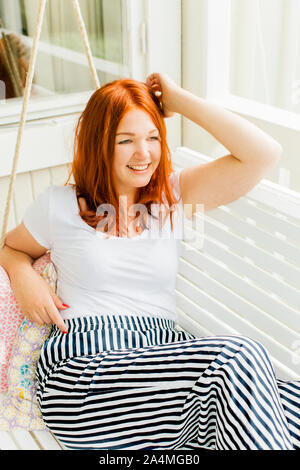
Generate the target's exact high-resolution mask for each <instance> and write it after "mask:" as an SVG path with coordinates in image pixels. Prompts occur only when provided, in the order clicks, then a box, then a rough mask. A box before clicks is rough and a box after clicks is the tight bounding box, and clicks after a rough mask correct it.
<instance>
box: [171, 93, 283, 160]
mask: <svg viewBox="0 0 300 470" xmlns="http://www.w3.org/2000/svg"><path fill="white" fill-rule="evenodd" d="M172 109H173V110H174V111H175V112H176V113H179V114H182V115H183V116H184V117H186V118H188V119H190V120H191V121H193V122H195V123H196V124H198V125H199V126H201V127H203V128H204V129H205V130H206V131H207V132H209V133H210V134H211V135H212V136H213V137H215V139H217V140H218V141H219V142H220V143H221V144H222V145H223V146H224V147H225V148H226V149H228V150H229V152H230V153H231V154H232V155H233V156H234V157H235V158H237V159H238V160H240V161H242V162H248V161H255V160H264V161H266V160H267V161H268V160H271V161H273V160H274V159H275V160H276V159H278V158H280V156H281V153H282V147H281V145H280V144H279V143H278V142H277V141H276V140H275V139H273V138H272V137H271V136H269V135H268V134H266V133H265V132H263V131H262V130H261V129H259V128H258V127H257V126H255V125H254V124H252V123H251V122H249V121H248V120H246V119H244V118H242V117H240V116H238V115H237V114H234V113H232V112H231V111H228V110H226V109H224V108H222V107H221V106H219V105H217V104H215V103H213V102H210V101H208V100H205V99H202V98H200V97H198V96H196V95H193V94H192V93H190V92H189V91H187V90H184V89H183V88H180V89H179V91H178V93H176V95H175V96H173V103H172Z"/></svg>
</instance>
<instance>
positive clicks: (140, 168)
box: [128, 164, 149, 170]
mask: <svg viewBox="0 0 300 470" xmlns="http://www.w3.org/2000/svg"><path fill="white" fill-rule="evenodd" d="M148 165H149V164H148ZM148 165H144V166H130V165H128V166H129V168H133V169H134V170H146V168H147V167H148Z"/></svg>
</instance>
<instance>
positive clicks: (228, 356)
mask: <svg viewBox="0 0 300 470" xmlns="http://www.w3.org/2000/svg"><path fill="white" fill-rule="evenodd" d="M66 322H67V324H68V333H67V334H62V333H61V332H60V331H59V329H58V328H57V327H56V326H55V325H54V326H53V328H52V332H51V335H50V337H49V339H48V340H47V341H46V342H45V343H44V346H43V349H42V351H41V356H40V359H39V362H38V367H37V373H36V375H37V382H38V391H37V400H38V403H39V406H40V408H41V412H42V415H43V419H44V421H45V423H46V425H47V427H48V428H49V429H50V430H51V432H52V433H53V434H54V435H55V436H56V437H57V438H58V440H59V441H60V442H62V444H63V445H64V446H65V448H66V449H103V450H104V449H132V450H137V449H197V448H203V447H206V448H210V449H216V450H217V449H296V448H300V381H298V382H297V381H291V382H284V381H281V380H277V379H276V378H275V375H274V370H273V367H272V364H271V362H270V359H269V356H268V353H267V351H266V350H265V348H264V347H263V346H262V345H261V344H260V343H258V342H257V341H254V340H252V339H250V338H248V337H245V336H215V337H202V338H195V337H194V336H193V335H191V334H190V333H188V332H187V331H182V330H179V329H177V328H176V324H175V322H174V321H172V320H166V319H162V318H155V317H154V318H153V317H130V316H120V315H113V316H93V317H80V318H77V319H72V320H67V321H66Z"/></svg>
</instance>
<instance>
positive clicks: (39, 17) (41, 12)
mask: <svg viewBox="0 0 300 470" xmlns="http://www.w3.org/2000/svg"><path fill="white" fill-rule="evenodd" d="M72 2H73V7H74V12H75V16H76V19H77V21H78V26H79V31H80V35H81V38H82V41H83V44H84V48H85V52H86V55H87V58H88V63H89V67H90V71H91V75H92V78H93V81H94V84H95V88H99V87H100V82H99V79H98V75H97V71H96V68H95V66H94V63H93V57H92V52H91V48H90V45H89V40H88V35H87V32H86V28H85V25H84V21H83V18H82V15H81V11H80V6H79V3H78V0H72ZM46 3H47V0H40V5H39V10H38V14H37V21H36V26H35V32H34V39H33V46H32V50H31V55H30V61H29V68H28V72H27V77H26V85H25V91H24V97H23V105H22V112H21V120H20V125H19V129H18V136H17V143H16V147H15V154H14V159H13V168H12V172H11V176H10V181H9V188H8V194H7V201H6V206H5V212H4V219H3V225H2V234H1V239H0V249H2V248H3V246H4V239H5V235H6V229H7V223H8V216H9V210H10V206H11V200H12V195H13V190H14V183H15V179H16V172H17V165H18V160H19V155H20V147H21V140H22V136H23V129H24V123H25V120H26V114H27V105H28V101H29V98H30V92H31V88H32V81H33V74H34V68H35V63H36V56H37V47H38V43H39V39H40V35H41V29H42V24H43V18H44V13H45V7H46Z"/></svg>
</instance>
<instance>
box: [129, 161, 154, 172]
mask: <svg viewBox="0 0 300 470" xmlns="http://www.w3.org/2000/svg"><path fill="white" fill-rule="evenodd" d="M150 167H151V163H149V165H148V166H147V168H145V170H134V169H133V168H129V166H127V168H128V169H129V170H131V171H132V172H133V173H135V174H144V173H146V172H147V171H148V170H149V168H150Z"/></svg>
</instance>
